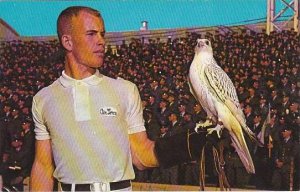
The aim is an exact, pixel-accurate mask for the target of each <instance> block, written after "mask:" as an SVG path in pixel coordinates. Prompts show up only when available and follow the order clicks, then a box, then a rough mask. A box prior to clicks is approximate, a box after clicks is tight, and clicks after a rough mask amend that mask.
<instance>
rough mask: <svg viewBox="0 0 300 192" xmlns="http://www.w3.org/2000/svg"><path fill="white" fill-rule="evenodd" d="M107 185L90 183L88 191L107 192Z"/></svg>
mask: <svg viewBox="0 0 300 192" xmlns="http://www.w3.org/2000/svg"><path fill="white" fill-rule="evenodd" d="M108 185H109V183H92V184H91V185H90V190H91V191H94V192H100V191H109V186H108Z"/></svg>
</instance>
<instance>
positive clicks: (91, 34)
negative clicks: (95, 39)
mask: <svg viewBox="0 0 300 192" xmlns="http://www.w3.org/2000/svg"><path fill="white" fill-rule="evenodd" d="M86 35H88V36H93V35H95V33H87V34H86Z"/></svg>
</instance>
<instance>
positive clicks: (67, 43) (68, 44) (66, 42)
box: [61, 35, 73, 51]
mask: <svg viewBox="0 0 300 192" xmlns="http://www.w3.org/2000/svg"><path fill="white" fill-rule="evenodd" d="M61 43H62V45H63V47H64V48H65V49H66V50H67V51H71V50H72V47H73V43H72V38H71V36H70V35H63V36H62V37H61Z"/></svg>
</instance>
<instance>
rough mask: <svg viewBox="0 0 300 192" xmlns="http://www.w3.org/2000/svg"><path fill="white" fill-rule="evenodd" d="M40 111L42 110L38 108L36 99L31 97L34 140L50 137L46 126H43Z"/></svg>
mask: <svg viewBox="0 0 300 192" xmlns="http://www.w3.org/2000/svg"><path fill="white" fill-rule="evenodd" d="M41 113H42V111H41V109H40V108H39V106H38V103H37V102H36V99H35V98H33V102H32V116H33V121H34V132H35V138H36V140H47V139H50V134H49V131H48V129H47V127H46V126H45V123H44V121H43V118H42V115H41Z"/></svg>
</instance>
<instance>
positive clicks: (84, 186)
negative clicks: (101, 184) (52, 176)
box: [60, 180, 131, 191]
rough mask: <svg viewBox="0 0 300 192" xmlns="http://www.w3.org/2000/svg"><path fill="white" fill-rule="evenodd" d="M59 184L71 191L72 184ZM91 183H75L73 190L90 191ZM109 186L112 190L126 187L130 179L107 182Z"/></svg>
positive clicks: (63, 188)
mask: <svg viewBox="0 0 300 192" xmlns="http://www.w3.org/2000/svg"><path fill="white" fill-rule="evenodd" d="M60 184H61V188H62V190H63V191H71V189H72V184H67V183H60ZM91 185H92V184H75V191H90V190H91ZM109 186H110V190H111V191H114V190H119V189H124V188H128V187H130V186H131V183H130V180H124V181H118V182H111V183H109Z"/></svg>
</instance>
